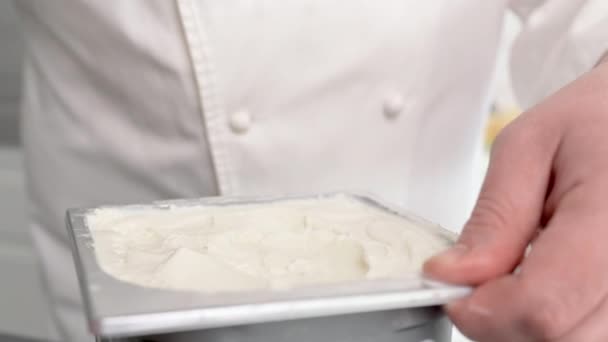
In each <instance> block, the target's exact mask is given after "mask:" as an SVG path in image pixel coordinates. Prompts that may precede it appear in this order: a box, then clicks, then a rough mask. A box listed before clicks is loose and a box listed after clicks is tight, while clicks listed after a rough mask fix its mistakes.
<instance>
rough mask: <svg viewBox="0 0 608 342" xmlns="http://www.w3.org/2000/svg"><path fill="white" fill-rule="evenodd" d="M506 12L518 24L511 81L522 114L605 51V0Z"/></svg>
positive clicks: (516, 0)
mask: <svg viewBox="0 0 608 342" xmlns="http://www.w3.org/2000/svg"><path fill="white" fill-rule="evenodd" d="M510 6H511V9H512V10H513V12H515V13H516V14H517V15H518V16H519V17H520V18H521V20H522V31H521V33H520V34H519V36H518V37H517V38H516V40H515V42H514V44H513V47H512V53H511V77H512V84H513V88H514V92H515V95H516V97H517V99H518V101H519V103H520V105H521V106H522V107H523V109H527V108H529V107H531V106H533V105H534V104H536V103H538V102H539V101H541V100H542V99H543V98H545V97H547V96H548V95H550V94H552V93H553V92H555V91H557V90H558V89H559V88H561V87H563V86H564V85H566V84H567V83H569V82H571V81H573V80H575V79H576V78H577V77H579V76H580V75H581V74H583V73H584V72H586V71H587V70H589V69H591V68H593V67H594V66H595V65H596V64H597V63H598V61H599V60H600V59H601V58H602V56H603V55H604V54H605V52H606V51H608V1H607V0H512V1H511V2H510Z"/></svg>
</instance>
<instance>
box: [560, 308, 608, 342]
mask: <svg viewBox="0 0 608 342" xmlns="http://www.w3.org/2000/svg"><path fill="white" fill-rule="evenodd" d="M606 322H608V297H605V298H604V300H603V301H602V303H601V304H600V305H599V307H598V308H597V309H596V310H595V311H593V312H592V313H591V314H590V315H589V316H588V317H587V318H586V319H585V320H584V321H583V322H582V323H581V324H580V325H579V326H577V327H576V328H575V329H574V330H573V331H571V332H569V333H568V334H566V335H565V336H564V337H562V338H560V339H558V340H556V341H555V342H581V341H585V342H605V341H608V324H606Z"/></svg>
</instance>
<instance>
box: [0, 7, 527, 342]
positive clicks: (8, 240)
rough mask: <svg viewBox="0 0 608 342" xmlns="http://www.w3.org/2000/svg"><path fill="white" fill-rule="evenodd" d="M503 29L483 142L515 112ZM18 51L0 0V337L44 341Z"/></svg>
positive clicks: (512, 22) (45, 319) (46, 331)
mask: <svg viewBox="0 0 608 342" xmlns="http://www.w3.org/2000/svg"><path fill="white" fill-rule="evenodd" d="M504 29H505V34H504V40H503V42H502V46H503V48H502V50H501V51H502V53H501V56H500V60H499V67H498V68H497V74H496V83H495V89H494V106H493V109H492V113H490V114H491V119H490V120H489V123H488V131H487V139H486V144H487V145H488V146H489V145H490V143H491V141H492V139H493V137H494V136H495V135H496V134H497V132H498V131H500V129H501V128H502V127H503V126H504V125H505V124H506V123H507V122H508V121H509V120H511V119H512V118H513V117H514V116H515V115H516V114H517V113H518V112H519V109H518V106H517V103H516V101H515V100H514V98H513V95H512V92H511V88H510V82H509V77H508V74H509V71H508V66H507V64H508V63H507V62H508V50H509V49H508V47H509V46H510V44H511V41H512V39H513V37H514V36H515V35H516V34H517V31H518V29H519V28H518V21H517V19H516V18H515V17H513V16H512V15H507V18H506V20H505V27H504ZM22 52H23V46H22V43H21V41H20V36H19V28H18V18H17V17H16V13H15V11H14V9H13V8H12V2H11V1H9V0H0V289H1V290H0V341H26V340H47V339H49V338H50V337H52V336H53V334H52V331H51V329H50V327H51V325H50V316H49V312H48V307H47V304H46V301H45V298H44V296H43V292H42V285H41V282H40V276H39V272H38V269H37V264H36V257H35V254H34V251H33V249H32V246H31V243H30V241H29V235H28V230H27V225H26V219H25V217H26V212H25V184H24V168H23V165H22V155H21V150H20V148H19V128H18V121H19V120H18V118H19V89H20V60H21V56H22ZM483 173H484V170H483V169H482V170H480V177H482V176H483ZM9 336H10V337H9Z"/></svg>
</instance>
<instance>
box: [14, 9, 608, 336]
mask: <svg viewBox="0 0 608 342" xmlns="http://www.w3.org/2000/svg"><path fill="white" fill-rule="evenodd" d="M15 3H16V5H17V6H18V8H19V11H20V14H21V19H22V24H23V25H22V26H23V31H24V35H25V40H26V57H25V60H24V70H23V71H24V86H23V87H24V93H23V109H22V110H23V120H22V122H23V142H24V145H25V151H26V164H27V170H28V171H27V179H28V182H29V208H30V212H29V214H30V222H31V230H32V234H33V238H34V241H35V245H36V247H37V250H38V253H39V256H40V260H41V262H42V264H43V266H44V269H45V277H46V284H47V288H48V292H49V294H50V295H51V298H52V303H53V309H54V312H55V318H56V323H57V327H58V328H59V331H60V334H61V339H62V340H63V341H85V340H87V339H90V337H87V336H88V335H87V333H86V329H85V323H84V320H83V314H82V306H81V303H80V301H79V295H78V293H79V291H78V287H77V283H76V276H75V274H74V270H73V266H72V261H71V256H70V252H69V247H68V240H67V235H66V232H65V228H64V214H65V211H66V209H67V208H70V207H75V206H78V207H82V206H90V205H97V204H100V203H106V204H107V203H116V204H120V203H131V202H144V201H151V200H156V199H166V198H177V197H201V196H211V195H218V194H221V195H267V194H272V195H283V194H297V193H314V192H326V191H331V190H364V191H367V192H371V193H375V194H376V195H378V196H380V197H383V198H384V199H386V200H388V201H392V202H393V203H395V204H398V205H401V206H404V207H407V208H409V209H411V210H413V211H416V212H418V213H419V214H421V215H423V216H426V217H428V218H429V219H431V220H434V221H437V222H439V223H441V224H443V225H444V226H447V227H451V228H452V229H454V230H460V228H461V227H464V231H463V234H462V237H461V238H460V242H459V243H458V244H457V245H456V247H455V248H453V249H452V250H450V251H448V252H446V254H443V255H440V256H438V257H437V258H435V259H433V260H431V261H430V262H429V263H428V264H427V265H426V272H427V273H428V274H429V275H430V276H432V277H435V278H437V279H441V280H446V281H451V282H455V283H462V284H470V285H476V286H477V289H476V290H475V292H474V293H473V294H472V295H471V296H470V297H468V298H466V299H464V300H461V301H458V302H455V303H452V304H450V305H449V306H448V307H447V310H448V313H449V315H450V317H451V318H452V319H453V321H454V322H455V323H456V325H457V326H458V327H459V328H461V329H462V331H463V332H464V333H465V334H466V335H468V336H470V337H471V338H473V339H476V340H478V341H482V342H483V341H494V342H500V341H559V342H565V341H606V340H608V327H607V326H606V324H604V323H605V321H606V319H608V273H607V272H605V270H606V269H608V252H607V250H606V248H605V245H606V242H607V241H608V228H607V224H608V176H607V175H608V135H607V134H606V130H607V129H608V100H607V98H606V94H608V64H602V63H601V62H600V61H601V56H602V55H603V53H604V52H605V51H606V50H607V48H608V11H607V10H608V8H607V7H608V5H607V3H606V2H605V1H603V0H589V1H584V0H546V1H542V0H536V1H535V0H528V1H526V0H520V1H507V0H432V1H419V0H385V1H381V2H378V1H363V0H353V1H348V2H346V1H342V2H338V1H321V0H302V1H211V0H176V1H169V0H146V1H143V0H140V1H135V0H133V1H93V0H78V1H74V0H70V1H68V0H55V1H34V0H21V1H17V2H15ZM507 10H512V11H514V12H515V13H516V14H517V15H518V16H519V18H521V20H522V23H523V32H522V33H521V35H520V36H519V38H518V39H517V40H516V42H515V45H514V48H513V54H512V60H511V61H512V70H513V75H512V76H513V81H514V84H515V89H516V93H517V95H518V97H519V100H520V101H521V103H522V104H523V105H524V106H525V107H526V108H529V110H528V111H527V112H526V113H524V114H523V115H522V116H521V117H520V118H519V119H518V120H516V122H515V123H513V124H512V125H511V126H510V127H508V128H507V129H506V131H505V132H504V133H503V134H502V135H501V136H500V137H499V139H498V142H497V144H496V146H495V148H494V150H493V154H492V158H491V165H490V167H489V173H488V175H487V178H486V181H485V183H484V185H483V187H482V190H481V195H480V196H479V199H478V200H477V202H475V199H476V195H477V187H476V182H475V172H476V170H477V168H478V166H479V161H480V156H481V143H480V142H481V140H482V127H483V126H484V120H485V113H486V112H487V109H488V102H489V86H490V84H491V81H492V75H493V72H494V69H495V66H496V55H497V47H498V42H499V39H500V33H501V27H502V18H503V16H504V13H505V11H507ZM564 86H565V88H563V87H564ZM560 89H561V90H560ZM475 203H477V204H476V205H475ZM473 207H474V208H475V209H474V210H473V214H472V215H471V216H470V219H468V220H467V218H468V217H469V214H470V212H471V209H472V208H473ZM532 241H534V243H533V248H532V249H531V252H530V253H529V255H528V256H527V258H526V259H525V260H523V262H522V263H521V266H520V268H519V270H518V271H517V272H515V274H514V273H513V272H512V271H513V270H514V268H515V267H516V265H518V263H519V262H520V261H521V260H522V255H523V254H524V251H525V249H526V247H527V246H528V244H530V243H531V242H532Z"/></svg>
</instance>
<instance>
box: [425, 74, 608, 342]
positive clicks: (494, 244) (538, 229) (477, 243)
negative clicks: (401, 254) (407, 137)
mask: <svg viewBox="0 0 608 342" xmlns="http://www.w3.org/2000/svg"><path fill="white" fill-rule="evenodd" d="M529 244H532V248H531V250H530V252H529V254H528V255H527V256H526V257H525V258H524V253H525V251H526V248H527V246H528V245H529ZM518 265H519V268H518V270H517V271H516V272H514V269H515V268H516V267H517V266H518ZM425 272H426V274H427V275H429V276H430V277H433V278H435V279H438V280H443V281H447V282H451V283H457V284H470V285H476V286H477V288H476V289H475V290H474V292H473V293H472V295H471V296H469V297H467V298H465V299H462V300H459V301H456V302H454V303H451V304H448V305H447V306H446V310H447V313H448V315H449V316H450V318H451V319H452V320H453V322H454V323H455V324H456V326H458V327H459V328H460V329H461V331H462V332H463V333H464V334H465V335H467V336H469V337H470V338H472V339H474V340H476V341H481V342H486V341H491V342H502V341H508V342H520V341H555V342H570V341H572V342H594V341H608V63H603V64H602V65H600V66H598V67H597V68H595V69H594V70H592V71H590V72H589V73H588V74H586V75H584V76H583V77H581V78H580V79H579V80H577V81H575V82H573V83H572V84H570V85H569V86H567V87H566V88H564V89H562V90H561V91H559V92H558V93H556V94H555V95H553V96H552V97H550V98H548V99H547V100H546V101H544V102H543V103H541V104H540V105H538V106H536V107H535V108H533V109H531V110H530V111H528V112H527V113H524V114H522V116H520V117H519V118H518V119H517V120H515V121H514V122H513V123H512V124H511V125H509V126H508V127H507V128H506V129H505V130H504V131H503V132H502V133H501V134H500V135H499V137H498V139H497V140H496V142H495V145H494V148H493V150H492V156H491V160H490V166H489V169H488V174H487V176H486V180H485V182H484V185H483V187H482V190H481V193H480V196H479V199H478V202H477V205H476V207H475V210H474V211H473V214H472V215H471V218H470V219H469V221H468V222H467V224H466V226H465V228H464V230H463V233H462V235H461V236H460V238H459V241H458V243H457V245H456V246H455V247H453V248H452V249H450V250H449V251H447V252H445V253H443V254H441V255H439V256H437V257H435V258H433V259H431V260H430V261H429V262H427V264H426V265H425Z"/></svg>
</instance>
